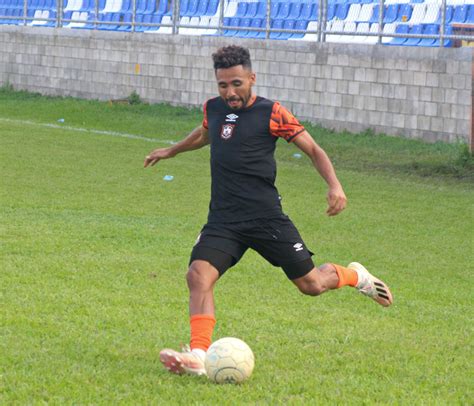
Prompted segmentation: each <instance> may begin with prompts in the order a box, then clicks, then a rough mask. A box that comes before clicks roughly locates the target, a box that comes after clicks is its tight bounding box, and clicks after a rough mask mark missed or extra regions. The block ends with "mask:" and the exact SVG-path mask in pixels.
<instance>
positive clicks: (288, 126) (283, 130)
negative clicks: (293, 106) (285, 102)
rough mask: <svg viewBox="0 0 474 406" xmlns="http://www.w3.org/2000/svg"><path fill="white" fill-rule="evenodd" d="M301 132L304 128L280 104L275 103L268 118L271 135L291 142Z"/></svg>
mask: <svg viewBox="0 0 474 406" xmlns="http://www.w3.org/2000/svg"><path fill="white" fill-rule="evenodd" d="M303 131H304V126H303V125H301V124H300V122H299V121H298V119H297V118H296V117H295V116H294V115H293V114H291V113H290V112H289V111H288V110H287V109H286V108H285V107H283V106H282V105H281V104H280V103H278V102H275V103H274V104H273V109H272V114H271V116H270V134H271V135H273V136H274V137H282V138H284V139H285V140H286V141H287V142H291V141H293V140H294V138H295V137H296V136H297V135H298V134H301V133H302V132H303Z"/></svg>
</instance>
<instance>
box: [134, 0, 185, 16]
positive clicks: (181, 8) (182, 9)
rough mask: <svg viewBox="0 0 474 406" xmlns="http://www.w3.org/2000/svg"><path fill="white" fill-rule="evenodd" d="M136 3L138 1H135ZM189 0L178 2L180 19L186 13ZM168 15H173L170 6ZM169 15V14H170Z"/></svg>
mask: <svg viewBox="0 0 474 406" xmlns="http://www.w3.org/2000/svg"><path fill="white" fill-rule="evenodd" d="M137 1H138V0H137ZM189 1H190V0H180V2H179V15H180V16H181V17H182V16H183V15H185V14H186V13H187V11H188V5H189ZM169 13H173V5H171V8H170V10H169ZM170 15H171V14H170Z"/></svg>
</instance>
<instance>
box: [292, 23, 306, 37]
mask: <svg viewBox="0 0 474 406" xmlns="http://www.w3.org/2000/svg"><path fill="white" fill-rule="evenodd" d="M307 28H308V20H298V21H297V22H296V24H295V27H294V29H295V30H305V31H306V29H307ZM304 36H305V34H304V33H294V34H292V35H291V38H292V39H298V38H303V37H304Z"/></svg>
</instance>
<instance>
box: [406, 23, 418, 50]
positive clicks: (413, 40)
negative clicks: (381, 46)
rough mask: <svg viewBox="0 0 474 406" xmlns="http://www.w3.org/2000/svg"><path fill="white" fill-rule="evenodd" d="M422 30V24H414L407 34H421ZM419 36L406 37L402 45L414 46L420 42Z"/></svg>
mask: <svg viewBox="0 0 474 406" xmlns="http://www.w3.org/2000/svg"><path fill="white" fill-rule="evenodd" d="M422 32H423V26H422V25H421V24H418V25H414V26H413V27H411V28H410V30H409V31H408V33H409V34H421V33H422ZM420 41H421V39H420V38H408V39H407V40H406V41H405V42H404V43H403V44H402V45H406V46H414V45H418V44H419V43H420Z"/></svg>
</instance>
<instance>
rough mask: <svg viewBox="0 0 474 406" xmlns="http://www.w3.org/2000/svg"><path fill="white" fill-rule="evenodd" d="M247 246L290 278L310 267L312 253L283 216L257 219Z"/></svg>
mask: <svg viewBox="0 0 474 406" xmlns="http://www.w3.org/2000/svg"><path fill="white" fill-rule="evenodd" d="M257 224H258V229H256V230H255V231H254V237H253V239H252V243H251V245H250V246H251V247H252V248H253V249H254V250H256V251H257V252H258V253H259V254H260V255H262V256H263V257H264V258H265V259H266V260H267V261H268V262H270V263H271V264H272V265H274V266H278V267H281V268H282V269H283V271H284V272H285V274H286V276H287V277H288V278H289V279H290V280H294V279H297V278H301V277H303V276H305V275H307V274H308V273H309V272H310V271H311V270H312V269H313V268H314V263H313V260H312V259H311V257H312V255H313V253H312V252H311V251H310V250H309V249H308V248H307V247H306V244H305V243H304V241H303V239H302V238H301V235H300V233H299V232H298V230H297V228H296V227H295V225H294V224H293V222H292V221H291V220H290V219H289V218H288V217H287V216H282V217H278V218H272V219H259V220H258V223H257Z"/></svg>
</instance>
